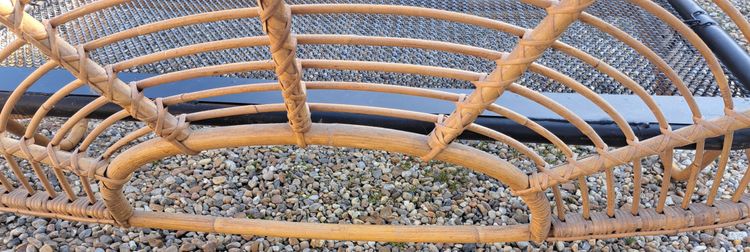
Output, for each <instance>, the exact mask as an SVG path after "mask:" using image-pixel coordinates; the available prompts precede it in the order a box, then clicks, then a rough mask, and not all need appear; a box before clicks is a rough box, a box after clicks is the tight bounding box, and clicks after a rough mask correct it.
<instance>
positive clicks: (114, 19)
mask: <svg viewBox="0 0 750 252" xmlns="http://www.w3.org/2000/svg"><path fill="white" fill-rule="evenodd" d="M90 2H93V1H70V2H68V1H44V2H42V1H40V2H39V4H38V5H32V6H29V7H28V8H27V9H28V10H29V13H31V14H32V16H34V17H36V18H38V19H45V18H51V17H53V16H55V15H58V14H61V13H63V12H66V11H69V10H72V9H73V8H75V7H78V6H82V5H84V4H86V3H90ZM333 2H336V3H366V4H394V5H404V6H421V7H428V8H434V9H441V10H450V11H458V12H464V13H469V14H474V15H477V16H481V17H486V18H491V19H494V20H500V21H504V22H507V23H510V24H514V25H517V26H519V27H523V28H532V27H533V26H534V25H535V24H536V23H538V22H539V20H541V19H542V18H543V17H544V16H545V14H546V13H545V12H544V10H543V9H539V8H536V7H534V6H531V5H522V4H517V3H516V1H509V0H502V1H490V0H481V1H480V0H476V1H424V0H409V1H375V2H373V1H356V0H350V1H343V0H342V1H333ZM657 2H658V3H660V5H662V6H663V7H664V8H667V9H668V10H670V11H672V10H671V7H670V6H669V5H668V4H667V3H666V1H661V0H660V1H657ZM289 3H290V4H317V3H331V1H310V0H295V1H289ZM255 5H256V3H255V2H254V1H210V2H196V1H146V0H138V1H132V2H130V3H127V4H123V5H121V6H116V7H113V8H110V9H106V10H102V11H101V12H97V13H96V14H93V15H87V16H85V17H83V18H80V19H77V20H74V21H72V22H70V23H68V24H65V25H64V26H61V27H60V28H59V29H60V31H61V32H60V34H62V35H63V37H64V38H65V39H66V40H68V41H70V42H71V43H72V44H81V43H84V42H88V41H91V40H93V39H95V38H99V37H102V36H105V35H110V34H113V33H115V32H118V31H122V30H126V29H129V28H133V27H138V26H141V25H144V24H148V23H152V22H155V21H160V20H166V19H170V18H175V17H180V16H186V15H190V14H195V13H201V12H207V11H216V10H225V9H232V8H247V7H253V6H255ZM588 11H589V12H590V13H591V14H593V15H595V16H598V17H600V18H602V19H603V20H604V21H607V22H608V23H611V24H613V25H615V26H617V27H619V28H621V29H622V30H624V31H625V32H627V33H629V34H630V35H632V36H633V37H635V38H636V39H638V40H639V41H641V42H643V43H644V44H645V45H647V46H649V47H651V48H652V49H653V50H654V51H655V52H657V53H658V54H659V56H661V57H663V58H664V59H665V60H666V61H667V63H669V65H671V66H673V67H674V68H675V70H676V71H677V73H679V75H680V76H681V77H682V78H683V80H684V81H685V82H686V83H688V84H689V88H690V90H691V91H692V92H693V94H694V95H696V96H719V90H718V89H717V88H716V83H715V81H714V79H713V78H712V77H711V76H710V75H709V74H707V73H709V72H710V71H709V69H708V66H707V65H706V63H705V61H704V60H703V58H702V57H701V56H700V54H699V53H698V52H697V51H695V49H693V48H692V47H691V46H690V45H689V43H687V42H686V41H685V40H684V39H683V38H682V37H681V36H680V35H679V34H678V33H677V32H676V31H675V30H674V29H672V28H671V27H669V26H668V25H666V24H665V23H664V22H662V21H661V20H659V19H658V18H656V17H654V16H652V15H650V14H649V13H647V12H646V11H644V10H642V9H639V8H638V7H636V6H633V5H631V4H628V3H627V1H626V0H612V1H597V3H595V4H594V5H593V6H591V7H590V8H589V10H588ZM293 23H294V25H293V31H294V32H296V33H299V34H357V35H369V36H387V37H408V38H419V39H431V40H435V39H439V40H441V41H447V42H454V43H461V44H467V45H472V46H478V47H482V48H489V49H494V50H499V51H508V50H510V49H511V48H512V46H513V45H514V44H515V43H516V42H517V38H518V36H517V35H514V34H504V33H500V32H493V31H490V30H488V29H485V28H481V27H477V26H472V25H465V24H458V23H454V22H448V21H441V20H433V19H427V18H420V17H404V16H394V15H363V14H336V15H332V14H319V15H303V16H295V17H294V20H293ZM2 34H3V37H4V39H3V40H2V43H3V44H0V45H5V44H7V43H10V41H12V39H13V38H14V35H13V34H12V33H9V32H8V31H7V30H6V31H2ZM260 34H262V31H261V30H260V25H259V22H258V21H257V20H255V19H238V20H226V21H218V22H212V23H206V24H197V25H190V26H186V27H181V28H177V29H172V30H168V31H160V32H156V33H153V34H147V35H144V36H139V37H136V38H132V39H128V40H124V41H120V42H117V43H114V44H111V45H108V46H105V47H103V48H100V49H97V50H96V51H94V52H92V53H91V58H92V59H94V60H96V61H97V62H100V63H101V64H104V65H106V64H111V63H114V62H119V61H122V60H125V59H129V58H132V57H136V56H142V55H145V54H148V53H151V52H156V51H162V50H166V49H169V48H175V47H180V46H185V45H190V44H196V43H202V42H209V41H216V40H222V39H227V38H234V37H242V36H256V35H260ZM561 41H563V42H565V43H567V44H569V45H571V46H573V47H576V48H579V49H581V50H582V51H585V52H587V53H590V54H592V55H593V56H596V57H597V58H600V59H602V60H603V61H604V62H607V63H609V64H611V65H612V66H614V67H616V68H618V69H620V70H622V72H624V73H625V74H627V75H628V76H630V77H631V78H632V79H633V80H635V81H636V82H637V83H639V84H640V85H642V86H643V87H644V88H645V89H646V90H647V91H648V92H649V93H650V94H655V95H679V94H678V92H676V89H675V88H674V87H673V86H672V85H671V82H670V81H669V79H668V78H667V77H666V76H664V75H663V74H662V73H661V72H660V71H659V70H658V69H656V67H655V66H653V65H652V64H651V63H650V62H649V61H648V60H647V59H645V58H643V57H642V56H639V55H638V54H637V53H635V52H634V51H633V50H632V49H631V48H629V47H628V46H627V45H625V44H624V43H622V42H620V41H619V40H617V39H615V38H613V37H612V36H609V35H607V34H605V33H603V32H601V31H598V30H597V29H596V28H594V27H592V26H589V25H585V24H581V23H577V24H574V25H572V26H571V28H570V31H569V32H567V33H565V35H564V36H563V37H562V38H561ZM298 55H299V57H300V58H303V59H304V58H307V59H316V58H326V59H355V60H373V61H384V62H402V63H413V64H420V65H434V66H443V67H450V68H458V69H464V70H469V71H477V72H487V71H489V70H491V69H492V68H493V67H494V64H493V63H492V62H489V61H485V60H481V59H478V58H476V57H471V56H465V55H456V54H449V53H444V52H435V51H429V50H421V49H413V48H392V47H387V48H386V47H375V46H356V45H353V46H343V47H342V46H330V45H301V46H300V50H299V52H298ZM269 56H270V55H269V54H268V51H267V50H265V48H260V47H248V48H239V49H232V50H223V51H219V52H205V53H202V54H199V55H191V56H185V57H180V58H176V59H169V60H165V61H162V62H156V63H153V64H148V65H143V66H139V67H136V68H133V69H128V71H132V72H140V73H154V74H158V73H165V72H173V71H178V70H182V69H190V68H193V67H195V66H204V65H216V64H225V63H231V62H240V61H244V60H259V59H267V58H269ZM42 59H43V55H42V54H41V53H39V52H38V51H35V50H34V49H31V48H29V47H26V48H25V49H24V50H22V51H19V52H18V53H16V54H14V55H13V56H11V58H9V59H8V60H6V61H5V62H3V63H2V64H3V65H5V66H27V67H32V66H33V67H36V66H39V65H41V64H42V62H43V61H42ZM539 63H541V64H543V65H546V66H550V67H552V68H554V69H556V70H559V71H561V72H563V73H565V74H567V75H569V76H571V77H573V78H574V79H576V80H578V81H580V82H581V83H583V84H584V85H586V86H587V87H590V88H591V89H593V90H594V91H595V92H597V93H600V94H632V92H630V91H628V90H627V89H625V88H623V87H622V86H621V85H619V83H618V82H617V81H616V80H614V79H612V78H611V77H609V76H607V75H605V74H602V73H599V72H596V71H592V68H591V67H590V66H589V65H587V64H585V63H583V62H581V61H578V60H575V59H573V58H571V57H569V56H567V55H565V54H564V53H561V52H558V51H554V50H552V51H550V52H549V53H547V54H546V55H545V56H544V57H542V58H541V59H540V60H539ZM231 76H235V77H246V78H257V79H273V78H274V75H273V73H271V72H260V73H258V72H255V73H238V74H233V75H231ZM306 76H307V77H308V78H309V80H325V79H331V78H334V79H337V80H342V81H366V82H376V83H389V84H399V85H407V86H416V87H428V88H473V85H472V84H471V83H468V82H465V81H457V80H451V79H445V78H434V77H433V78H431V77H424V76H416V75H405V74H393V73H369V72H358V71H353V72H340V71H332V70H319V69H313V70H308V71H307V72H306ZM729 77H730V80H731V86H732V91H733V94H734V95H735V96H743V97H744V96H746V95H747V91H746V90H744V89H743V88H742V87H741V85H736V81H735V79H734V78H733V77H732V76H731V75H730V76H729ZM520 83H522V84H523V85H524V86H527V87H529V88H531V89H533V90H536V91H540V92H572V90H570V89H568V88H565V87H562V86H561V85H559V84H558V83H555V82H553V81H550V80H548V79H547V78H545V77H542V76H538V75H536V74H527V75H526V76H525V77H524V79H523V80H522V81H520Z"/></svg>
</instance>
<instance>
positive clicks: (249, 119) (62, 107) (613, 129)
mask: <svg viewBox="0 0 750 252" xmlns="http://www.w3.org/2000/svg"><path fill="white" fill-rule="evenodd" d="M8 96H9V93H8V92H0V103H2V101H5V100H7V97H8ZM48 98H49V94H41V93H26V94H24V95H23V97H22V98H21V100H20V101H19V102H18V103H17V104H16V106H15V107H14V113H17V114H24V115H33V114H34V112H35V111H36V110H37V109H38V108H39V106H40V105H41V104H42V103H44V101H45V100H47V99H48ZM94 99H96V97H95V96H83V95H70V96H67V97H65V98H63V100H61V101H60V102H59V103H58V104H57V105H55V107H54V108H53V109H52V110H50V112H49V113H48V116H59V117H70V116H72V115H73V114H74V113H75V112H76V111H78V110H79V109H80V108H82V107H83V106H85V105H86V104H88V103H89V102H91V101H93V100H94ZM242 105H246V104H242ZM233 106H238V104H228V103H214V102H191V103H182V104H177V105H173V106H169V111H170V112H171V113H174V114H183V113H192V112H198V111H205V110H211V109H219V108H226V107H233ZM121 109H122V108H120V107H119V106H117V105H114V104H108V105H105V106H103V107H101V108H100V109H98V110H96V111H95V112H94V113H92V114H91V115H89V118H94V119H104V118H107V117H108V116H110V115H112V114H114V113H116V112H117V111H120V110H121ZM312 120H313V121H314V122H317V123H346V124H357V125H365V126H375V127H383V128H390V129H396V130H402V131H407V132H413V133H418V134H428V133H430V131H432V129H433V128H434V127H435V125H434V124H433V123H428V122H422V121H415V120H408V119H400V118H392V117H383V116H371V115H359V114H350V113H338V112H313V113H312ZM535 121H536V122H537V123H539V124H540V125H541V126H542V127H545V128H547V129H548V130H550V131H551V132H554V133H555V135H557V136H558V137H560V138H561V139H562V140H563V141H565V142H566V143H568V144H572V145H592V143H591V141H590V140H589V139H588V138H587V137H586V136H585V135H583V134H582V133H581V131H579V130H578V129H577V128H576V127H575V126H574V125H573V124H571V123H570V122H567V121H563V120H554V119H544V120H535ZM284 122H287V117H286V113H285V112H273V113H261V114H248V115H241V116H232V117H223V118H216V119H209V120H204V121H198V122H193V124H198V125H215V126H222V125H242V124H257V123H284ZM476 123H477V124H479V125H482V126H485V127H488V128H490V129H493V130H496V131H498V132H501V133H503V134H506V135H508V136H510V137H513V138H515V139H517V140H519V141H521V142H528V143H549V142H547V140H546V139H545V138H543V137H542V136H540V135H538V134H536V133H535V132H533V131H532V130H530V129H528V128H527V127H523V126H520V125H519V124H517V123H515V122H513V121H512V120H510V119H508V118H505V117H498V116H481V117H479V118H477V120H476ZM588 123H589V124H590V125H591V127H592V128H593V129H594V131H596V132H597V133H598V134H599V135H600V136H601V137H602V139H603V140H604V142H605V143H607V145H609V146H612V147H620V146H625V145H627V143H626V142H625V135H624V134H623V133H622V131H621V130H620V128H619V127H618V126H617V125H616V124H615V123H614V122H612V121H600V122H588ZM685 126H688V125H686V124H672V128H673V129H679V128H682V127H685ZM630 127H631V128H632V129H633V131H634V132H635V134H636V136H637V137H638V138H640V139H648V138H651V137H654V136H658V135H659V134H660V131H659V125H658V124H656V123H640V124H635V123H633V124H630ZM460 139H468V140H488V139H487V138H486V137H484V136H481V135H478V134H476V133H472V132H468V131H467V132H465V133H464V134H462V135H461V136H460ZM722 143H723V137H716V138H711V139H707V141H706V148H707V149H712V150H720V149H721V148H722ZM681 148H683V149H694V148H695V147H694V146H693V145H689V146H682V147H681ZM732 148H733V149H747V148H750V129H744V130H739V131H736V132H735V136H734V143H733V146H732Z"/></svg>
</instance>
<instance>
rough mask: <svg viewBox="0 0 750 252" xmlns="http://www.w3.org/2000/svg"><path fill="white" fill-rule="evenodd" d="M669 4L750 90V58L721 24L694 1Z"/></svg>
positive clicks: (670, 0)
mask: <svg viewBox="0 0 750 252" xmlns="http://www.w3.org/2000/svg"><path fill="white" fill-rule="evenodd" d="M669 4H670V5H672V7H673V8H674V9H675V10H676V11H677V13H679V14H680V16H681V17H682V19H683V20H685V23H687V24H688V25H689V26H690V27H691V28H692V29H693V31H695V33H696V34H698V36H700V37H701V39H703V41H705V42H706V44H707V45H708V47H709V48H711V51H713V52H714V54H716V57H717V58H719V60H721V62H723V63H724V66H726V67H727V68H728V69H729V71H730V72H732V75H734V77H735V78H737V80H738V81H739V82H740V83H742V85H743V86H745V88H746V89H747V90H750V56H748V54H747V52H746V51H745V49H743V48H742V47H741V46H740V45H738V44H737V42H736V41H735V40H734V39H733V38H732V37H731V36H729V34H727V33H726V31H724V29H722V28H721V26H719V22H717V21H716V20H714V19H713V18H711V16H710V15H709V14H708V13H707V12H706V11H705V10H703V8H701V7H700V6H699V5H698V4H696V3H695V2H693V0H669Z"/></svg>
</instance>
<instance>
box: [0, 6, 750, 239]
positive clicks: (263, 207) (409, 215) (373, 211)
mask: <svg viewBox="0 0 750 252" xmlns="http://www.w3.org/2000/svg"><path fill="white" fill-rule="evenodd" d="M740 7H742V8H743V11H744V12H745V13H748V12H750V6H749V5H748V4H747V3H741V4H740ZM727 29H732V30H733V34H735V35H738V33H737V32H735V31H734V30H736V28H734V27H733V26H729V27H727ZM62 122H63V120H62V119H59V118H50V119H49V120H48V121H46V122H45V124H44V128H45V129H50V130H53V129H56V128H58V127H59V126H60V125H61V123H62ZM95 123H97V122H95ZM95 123H94V124H92V125H90V127H94V126H95ZM141 126H142V125H141V124H140V123H136V122H122V123H118V124H117V125H115V126H114V127H112V128H111V129H110V130H108V131H107V132H105V134H104V135H103V136H102V137H101V138H100V141H98V142H97V144H96V145H94V146H93V148H92V151H91V153H89V154H90V155H92V156H94V155H97V154H99V152H100V151H101V150H102V148H103V146H107V145H109V144H111V143H113V142H114V141H115V140H116V139H118V138H120V137H122V136H123V135H124V134H125V132H131V131H133V130H134V129H136V128H138V127H141ZM43 132H45V133H47V134H48V133H49V130H45V131H43ZM463 143H465V144H468V145H471V146H474V147H476V148H479V149H481V150H483V151H487V152H490V153H493V154H496V155H498V156H499V157H501V158H504V159H507V160H508V161H510V162H511V163H513V164H514V165H516V166H518V167H531V163H530V162H529V161H528V159H526V158H524V157H522V156H521V155H519V154H518V153H517V152H515V151H513V150H510V149H509V148H507V146H505V145H501V144H496V143H493V142H474V141H464V142H463ZM532 147H533V148H534V150H535V151H537V152H538V153H541V154H542V156H543V157H545V159H547V161H549V162H551V163H559V162H561V160H560V158H561V156H562V154H561V153H560V152H559V151H558V150H556V149H555V148H553V147H552V146H550V145H544V144H539V145H532ZM575 151H576V152H578V153H580V154H581V155H585V154H587V153H591V152H592V151H593V150H592V149H591V148H590V147H577V148H576V149H575ZM692 155H693V153H692V152H690V151H678V153H677V154H676V157H677V159H678V163H680V164H682V165H687V164H689V162H690V160H691V158H692ZM732 160H733V161H732V164H731V166H730V168H729V171H728V172H727V174H726V175H725V176H724V180H723V182H722V189H721V190H720V195H722V197H727V196H728V195H729V194H730V193H732V192H733V190H732V189H727V188H734V186H735V185H736V184H738V181H739V179H740V178H741V176H742V173H743V172H744V170H745V169H746V167H747V165H748V162H747V158H746V157H745V156H743V155H741V153H738V152H735V153H733V155H732ZM644 167H645V169H646V170H645V171H644V172H645V174H644V180H645V181H644V183H643V184H644V185H657V184H658V183H660V182H661V176H660V175H659V174H661V172H662V170H661V168H660V166H659V165H658V160H657V159H656V158H648V159H645V160H644ZM616 171H617V172H616V177H617V179H616V181H617V183H618V186H617V187H616V190H617V191H616V193H617V195H618V199H619V202H618V204H619V205H622V204H625V203H627V202H626V199H628V198H630V197H629V193H630V190H631V188H630V186H629V185H631V184H632V183H631V181H630V179H631V178H630V177H632V173H631V172H632V171H631V170H630V168H629V167H619V168H617V170H616ZM527 172H530V171H527ZM714 173H715V166H712V168H711V169H707V170H705V171H704V172H702V173H701V176H700V177H699V178H700V183H699V185H700V186H699V189H698V191H697V193H696V194H697V199H696V200H705V195H706V193H707V190H706V185H708V186H710V185H711V181H709V179H710V178H711V177H712V176H711V174H714ZM603 179H604V177H603V175H596V176H590V177H588V185H589V187H590V188H591V197H592V206H593V207H594V210H597V209H599V210H600V209H602V208H603V207H604V206H605V205H606V200H605V198H604V196H605V195H606V192H605V191H606V190H605V189H604V187H603V184H604V183H603ZM676 185H677V186H675V187H676V189H675V190H676V191H675V190H672V191H673V192H671V195H670V198H669V199H668V203H671V204H679V203H680V202H681V201H682V198H681V196H682V195H684V194H683V192H682V191H680V188H683V187H684V184H681V183H677V184H676ZM563 189H564V190H563V195H564V197H565V202H566V204H567V207H568V209H567V210H569V211H576V210H577V206H579V205H580V196H579V195H576V190H575V187H574V186H573V185H563ZM76 190H80V187H79V186H76ZM644 190H645V191H644V195H643V200H644V201H643V204H644V205H646V206H649V205H651V204H653V199H654V198H655V196H654V195H655V192H656V191H657V190H658V188H654V187H653V186H645V188H644ZM125 192H126V194H127V196H128V198H129V199H130V200H131V204H133V205H134V206H135V207H136V208H138V209H145V210H153V211H164V212H184V213H194V214H204V215H215V216H227V217H240V218H242V217H247V218H255V219H275V220H289V221H297V222H321V223H357V224H361V223H375V224H392V225H406V224H408V225H420V224H441V225H493V224H501V223H505V224H516V223H528V217H527V215H526V214H527V209H526V206H525V205H524V204H523V202H521V201H520V200H519V199H517V198H515V197H512V196H510V192H509V190H508V189H507V188H506V187H505V186H503V185H501V184H499V183H497V182H495V181H493V180H492V179H489V178H488V177H487V176H484V175H482V174H477V173H473V172H470V171H468V170H466V169H463V168H460V167H455V166H452V165H449V164H444V163H439V162H431V163H419V162H418V161H417V160H415V159H414V158H412V157H408V156H403V155H399V154H390V153H385V152H381V151H369V150H357V149H342V148H330V147H310V148H307V149H299V148H296V147H288V146H273V147H257V148H250V147H247V148H235V149H220V150H211V151H205V152H202V153H201V154H200V155H196V156H191V157H187V156H177V157H171V158H167V159H164V160H161V161H159V162H154V163H152V164H149V165H146V166H145V167H143V168H142V169H140V170H139V171H138V172H137V173H136V175H135V176H134V178H133V180H132V181H131V183H130V184H129V185H128V186H127V187H126V188H125ZM550 196H551V195H550ZM0 223H2V225H0V250H6V249H7V250H11V251H38V250H41V251H56V250H60V251H104V250H115V251H117V250H119V251H135V250H147V251H190V250H206V251H213V250H229V251H242V250H249V251H269V250H271V251H292V250H304V249H312V250H324V251H349V250H353V251H372V250H377V251H444V250H455V251H472V250H484V251H511V250H527V249H533V250H572V251H577V250H591V251H612V250H618V251H619V250H648V251H663V250H695V251H701V250H710V251H733V250H738V251H742V250H743V248H744V247H747V246H750V238H748V232H750V228H749V227H748V226H747V225H738V226H736V227H729V228H722V229H715V230H708V231H704V232H694V233H683V234H679V235H674V236H651V237H632V238H624V239H606V240H585V241H576V242H565V243H563V242H558V243H541V244H537V243H529V242H519V243H497V244H430V243H376V242H348V241H321V240H300V239H282V238H272V237H252V236H249V237H245V236H236V235H221V234H204V233H194V232H175V231H164V230H150V229H135V228H133V229H120V228H117V227H113V226H110V225H89V224H81V223H76V222H69V221H59V220H49V219H41V218H32V217H25V216H17V215H14V214H0ZM744 250H745V251H750V250H749V249H746V248H745V249H744Z"/></svg>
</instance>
